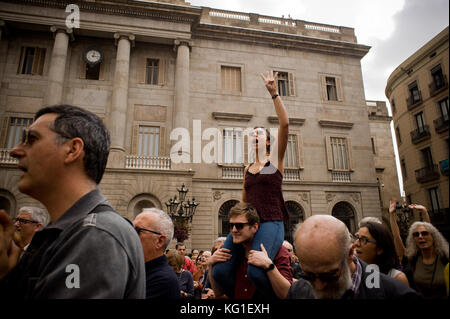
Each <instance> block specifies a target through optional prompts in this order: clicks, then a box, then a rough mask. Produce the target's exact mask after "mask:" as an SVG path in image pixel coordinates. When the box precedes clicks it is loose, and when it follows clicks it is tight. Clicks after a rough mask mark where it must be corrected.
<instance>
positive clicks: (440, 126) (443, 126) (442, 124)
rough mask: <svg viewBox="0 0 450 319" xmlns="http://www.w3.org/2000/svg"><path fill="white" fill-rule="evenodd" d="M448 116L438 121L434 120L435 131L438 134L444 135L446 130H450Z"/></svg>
mask: <svg viewBox="0 0 450 319" xmlns="http://www.w3.org/2000/svg"><path fill="white" fill-rule="evenodd" d="M448 122H449V120H448V115H447V116H445V117H444V116H441V117H439V118H438V119H436V120H434V121H433V123H434V130H435V131H436V133H442V132H444V131H446V130H448Z"/></svg>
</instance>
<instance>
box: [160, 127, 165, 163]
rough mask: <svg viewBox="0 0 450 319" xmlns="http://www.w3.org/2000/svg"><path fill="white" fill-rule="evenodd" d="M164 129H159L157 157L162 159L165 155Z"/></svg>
mask: <svg viewBox="0 0 450 319" xmlns="http://www.w3.org/2000/svg"><path fill="white" fill-rule="evenodd" d="M166 147H167V145H166V128H165V127H163V126H160V127H159V156H160V157H163V156H166V155H167V153H166V152H167V151H166Z"/></svg>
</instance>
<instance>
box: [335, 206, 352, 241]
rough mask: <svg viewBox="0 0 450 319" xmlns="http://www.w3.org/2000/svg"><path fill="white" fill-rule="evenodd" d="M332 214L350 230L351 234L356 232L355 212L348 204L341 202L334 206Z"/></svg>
mask: <svg viewBox="0 0 450 319" xmlns="http://www.w3.org/2000/svg"><path fill="white" fill-rule="evenodd" d="M331 214H332V215H333V216H334V217H336V218H337V219H339V220H341V221H342V222H343V223H344V224H345V225H346V226H347V228H348V230H349V231H350V233H351V234H354V233H355V232H356V221H355V211H354V209H353V207H352V205H350V204H349V203H347V202H339V203H337V204H336V205H334V207H333V210H332V212H331Z"/></svg>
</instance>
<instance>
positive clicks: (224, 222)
mask: <svg viewBox="0 0 450 319" xmlns="http://www.w3.org/2000/svg"><path fill="white" fill-rule="evenodd" d="M237 203H239V201H238V200H234V199H232V200H228V201H226V202H225V203H223V204H222V206H220V208H219V229H218V231H219V237H221V236H225V237H226V236H227V235H228V234H229V232H230V227H229V226H228V221H229V219H228V213H229V212H230V209H231V208H232V207H233V206H234V205H236V204H237Z"/></svg>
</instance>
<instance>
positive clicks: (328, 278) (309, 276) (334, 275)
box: [300, 259, 345, 283]
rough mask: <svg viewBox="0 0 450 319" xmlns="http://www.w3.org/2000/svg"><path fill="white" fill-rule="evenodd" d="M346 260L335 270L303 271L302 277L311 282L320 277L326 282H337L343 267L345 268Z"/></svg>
mask: <svg viewBox="0 0 450 319" xmlns="http://www.w3.org/2000/svg"><path fill="white" fill-rule="evenodd" d="M344 262H345V259H344V260H342V262H341V264H340V269H339V270H336V271H333V272H328V273H320V274H316V273H313V272H308V271H303V273H302V274H301V275H300V277H301V278H303V279H305V280H307V281H309V282H311V283H313V282H315V281H316V280H317V279H319V280H320V281H322V282H326V283H335V282H337V281H338V280H339V278H340V277H341V273H342V269H343V268H344Z"/></svg>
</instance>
